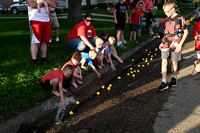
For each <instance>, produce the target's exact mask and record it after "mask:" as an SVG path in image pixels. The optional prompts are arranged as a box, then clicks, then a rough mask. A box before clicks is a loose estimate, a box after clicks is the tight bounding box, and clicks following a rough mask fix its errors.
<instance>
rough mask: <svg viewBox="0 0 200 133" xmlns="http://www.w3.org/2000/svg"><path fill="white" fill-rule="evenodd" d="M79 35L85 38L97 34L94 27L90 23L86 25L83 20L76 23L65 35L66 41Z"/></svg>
mask: <svg viewBox="0 0 200 133" xmlns="http://www.w3.org/2000/svg"><path fill="white" fill-rule="evenodd" d="M80 36H85V37H86V38H87V39H89V38H90V37H95V36H97V34H96V32H95V30H94V27H93V26H92V25H89V26H87V25H86V24H85V23H84V21H81V22H80V23H78V24H76V25H75V26H74V28H73V29H72V30H71V31H70V32H69V34H68V36H67V42H69V41H70V40H72V39H74V38H79V39H80Z"/></svg>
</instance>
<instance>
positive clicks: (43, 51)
mask: <svg viewBox="0 0 200 133" xmlns="http://www.w3.org/2000/svg"><path fill="white" fill-rule="evenodd" d="M40 50H41V57H42V58H45V57H46V55H47V43H46V42H42V43H41V45H40Z"/></svg>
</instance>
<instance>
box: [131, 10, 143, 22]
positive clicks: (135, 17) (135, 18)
mask: <svg viewBox="0 0 200 133" xmlns="http://www.w3.org/2000/svg"><path fill="white" fill-rule="evenodd" d="M134 10H135V12H134V13H133V14H132V15H131V24H138V23H139V19H140V16H141V14H142V9H140V10H138V9H137V8H135V9H134Z"/></svg>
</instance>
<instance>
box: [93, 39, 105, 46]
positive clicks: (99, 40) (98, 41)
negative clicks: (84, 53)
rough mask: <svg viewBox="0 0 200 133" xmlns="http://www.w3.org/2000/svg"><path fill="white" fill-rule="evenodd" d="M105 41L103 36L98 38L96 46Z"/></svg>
mask: <svg viewBox="0 0 200 133" xmlns="http://www.w3.org/2000/svg"><path fill="white" fill-rule="evenodd" d="M103 43H104V41H103V40H102V39H101V38H97V39H96V41H95V44H96V46H97V45H99V44H103Z"/></svg>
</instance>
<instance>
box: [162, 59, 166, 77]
mask: <svg viewBox="0 0 200 133" xmlns="http://www.w3.org/2000/svg"><path fill="white" fill-rule="evenodd" d="M161 69H162V79H166V77H167V59H162V68H161Z"/></svg>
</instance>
